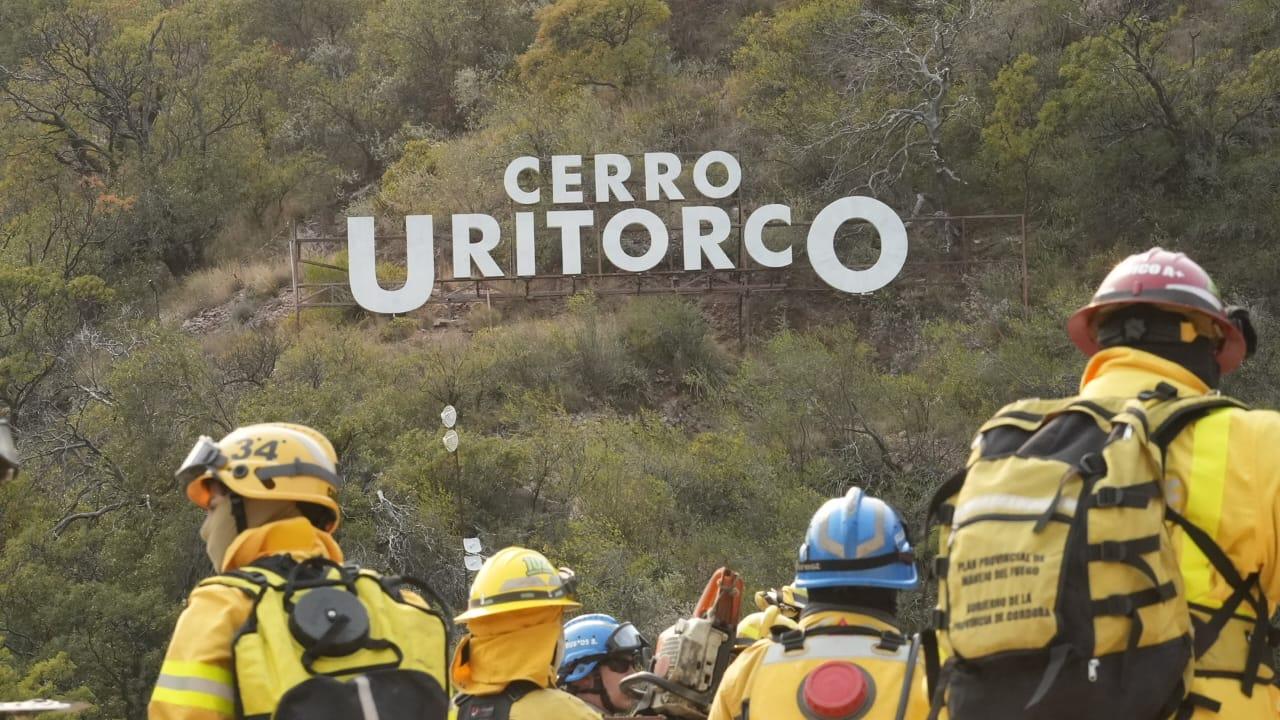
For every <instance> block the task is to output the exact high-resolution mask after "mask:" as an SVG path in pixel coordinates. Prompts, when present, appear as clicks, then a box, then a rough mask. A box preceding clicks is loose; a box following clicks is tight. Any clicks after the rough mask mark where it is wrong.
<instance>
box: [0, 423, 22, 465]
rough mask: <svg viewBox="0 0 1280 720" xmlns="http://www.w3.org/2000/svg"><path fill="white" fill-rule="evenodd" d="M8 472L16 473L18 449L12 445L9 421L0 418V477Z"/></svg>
mask: <svg viewBox="0 0 1280 720" xmlns="http://www.w3.org/2000/svg"><path fill="white" fill-rule="evenodd" d="M9 470H12V471H13V472H14V474H15V475H16V474H17V472H18V448H17V446H16V445H14V444H13V432H12V431H11V430H10V429H9V421H8V420H5V419H3V418H0V476H2V475H3V474H4V473H5V472H8V471H9ZM0 479H3V477H0Z"/></svg>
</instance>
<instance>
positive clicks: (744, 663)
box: [707, 640, 768, 720]
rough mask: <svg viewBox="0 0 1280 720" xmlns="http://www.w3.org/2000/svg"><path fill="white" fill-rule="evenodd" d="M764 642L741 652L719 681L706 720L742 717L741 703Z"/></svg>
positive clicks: (732, 719)
mask: <svg viewBox="0 0 1280 720" xmlns="http://www.w3.org/2000/svg"><path fill="white" fill-rule="evenodd" d="M767 645H768V643H767V642H765V641H763V640H762V641H758V642H757V644H756V645H754V646H752V647H749V648H747V649H746V650H743V651H742V654H741V655H739V656H738V657H737V658H736V659H735V660H734V661H733V662H732V663H730V664H729V667H728V668H727V669H725V671H724V677H723V678H721V679H720V687H719V688H717V689H716V696H715V699H714V700H712V701H711V710H710V712H709V714H708V715H707V720H736V719H737V718H739V717H741V716H742V701H743V700H744V699H745V698H746V694H747V690H748V688H749V687H750V686H751V676H752V675H753V674H754V672H755V669H756V665H758V664H759V660H760V657H761V654H762V653H763V652H764V650H763V649H762V648H765V647H767Z"/></svg>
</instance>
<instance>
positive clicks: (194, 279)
mask: <svg viewBox="0 0 1280 720" xmlns="http://www.w3.org/2000/svg"><path fill="white" fill-rule="evenodd" d="M288 283H289V265H288V264H287V263H284V262H280V261H278V260H273V261H260V262H254V263H243V262H237V263H228V264H223V265H217V266H214V267H210V268H205V269H204V270H197V271H196V272H193V273H191V274H190V275H188V276H187V277H186V279H185V280H183V282H182V284H181V285H179V286H178V287H177V288H175V289H174V290H173V291H171V292H170V293H169V299H168V302H167V305H168V308H169V312H170V313H172V314H173V315H174V316H176V317H178V318H183V319H185V318H189V317H193V316H195V315H197V314H199V313H200V312H202V311H204V310H208V309H209V308H214V307H217V306H219V305H223V304H226V303H228V302H230V301H231V300H232V299H233V298H235V296H236V294H237V293H239V292H240V291H241V290H247V291H248V295H249V296H250V297H253V298H268V297H272V296H274V295H275V294H276V293H277V292H279V290H280V288H282V287H284V286H285V285H287V284H288Z"/></svg>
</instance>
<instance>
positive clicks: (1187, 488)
mask: <svg viewBox="0 0 1280 720" xmlns="http://www.w3.org/2000/svg"><path fill="white" fill-rule="evenodd" d="M1162 381H1163V382H1168V383H1170V384H1172V385H1174V386H1175V387H1176V388H1177V389H1178V391H1179V394H1180V395H1194V394H1203V393H1206V392H1208V391H1209V388H1208V387H1207V386H1206V385H1205V384H1204V383H1203V382H1202V381H1201V380H1200V379H1199V378H1197V377H1196V376H1195V375H1194V374H1192V373H1191V372H1190V371H1188V370H1186V369H1185V368H1183V367H1181V366H1179V365H1177V364H1175V363H1172V362H1169V361H1167V360H1164V359H1162V358H1159V357H1157V356H1155V355H1152V354H1150V353H1145V352H1142V351H1140V350H1134V349H1131V348H1109V349H1106V350H1103V351H1101V352H1099V353H1097V354H1095V355H1094V356H1093V357H1092V358H1091V359H1090V362H1089V365H1088V367H1087V368H1086V370H1085V373H1084V377H1083V379H1082V381H1081V388H1080V396H1081V397H1084V398H1099V397H1126V396H1132V395H1134V394H1135V393H1137V392H1140V391H1142V390H1143V389H1145V388H1149V387H1153V386H1154V385H1155V384H1156V383H1159V382H1162ZM1165 476H1166V480H1165V483H1166V485H1165V497H1166V500H1167V502H1168V504H1169V506H1170V507H1172V508H1173V509H1175V510H1178V511H1180V512H1181V513H1182V514H1183V515H1184V516H1185V517H1186V518H1187V519H1188V520H1190V521H1191V522H1192V523H1194V524H1195V525H1196V526H1197V527H1199V528H1201V529H1203V530H1204V531H1205V532H1206V533H1208V534H1209V536H1210V537H1212V538H1213V539H1214V541H1215V542H1216V543H1217V545H1218V546H1219V547H1221V548H1222V550H1223V551H1224V552H1225V553H1226V555H1227V557H1228V558H1230V560H1231V562H1232V564H1233V565H1234V566H1235V568H1236V569H1237V571H1238V572H1239V573H1240V575H1241V576H1243V577H1246V578H1247V577H1249V576H1251V575H1255V574H1256V576H1257V580H1258V585H1257V589H1258V591H1259V592H1260V593H1261V594H1262V597H1261V602H1262V603H1263V604H1264V605H1265V606H1266V609H1267V614H1268V615H1270V614H1271V613H1272V612H1273V611H1274V609H1275V602H1276V599H1277V598H1280V557H1277V553H1278V552H1280V413H1275V412H1271V411H1265V410H1248V411H1246V410H1220V411H1216V412H1214V413H1211V414H1209V415H1207V416H1206V417H1204V418H1202V419H1200V420H1198V421H1197V422H1195V423H1194V424H1193V425H1192V426H1191V427H1189V428H1187V429H1186V430H1184V431H1183V432H1182V433H1181V434H1180V435H1179V436H1178V438H1177V439H1176V440H1174V442H1173V443H1172V444H1171V445H1170V446H1169V451H1168V454H1167V457H1166V474H1165ZM1174 534H1175V535H1174V541H1175V547H1176V548H1178V549H1179V551H1180V555H1179V564H1180V566H1181V569H1182V576H1183V581H1184V588H1185V590H1184V591H1185V593H1186V597H1187V601H1188V603H1189V604H1190V605H1191V610H1192V615H1193V617H1194V618H1196V621H1197V624H1200V625H1202V624H1203V623H1204V621H1205V620H1206V619H1207V618H1208V617H1209V616H1210V615H1211V614H1212V611H1213V610H1215V609H1218V608H1220V607H1222V606H1223V603H1224V602H1225V601H1226V600H1227V599H1228V597H1229V596H1230V595H1231V587H1230V585H1229V584H1228V583H1227V582H1226V581H1225V580H1224V579H1223V577H1222V575H1221V574H1220V573H1219V572H1217V570H1215V569H1214V567H1213V565H1212V563H1211V562H1210V561H1209V559H1208V558H1207V557H1206V556H1205V554H1204V553H1203V552H1201V551H1200V549H1199V548H1198V547H1197V546H1196V545H1195V543H1194V542H1192V540H1191V539H1190V538H1189V537H1186V535H1185V533H1183V531H1182V530H1181V529H1175V530H1174ZM1236 614H1237V616H1238V617H1236V618H1234V619H1232V620H1231V621H1230V622H1228V623H1227V625H1226V627H1224V628H1223V629H1222V632H1221V633H1220V634H1219V636H1218V639H1217V642H1215V643H1214V644H1213V646H1212V647H1210V648H1209V650H1208V652H1207V653H1206V654H1204V655H1203V656H1201V657H1200V658H1199V659H1198V660H1197V662H1196V671H1195V672H1196V677H1195V681H1194V684H1193V685H1192V692H1194V693H1196V694H1198V695H1203V696H1205V697H1208V698H1211V699H1213V700H1215V701H1217V702H1219V703H1221V708H1220V709H1219V710H1218V711H1217V713H1216V714H1215V713H1212V712H1210V711H1208V710H1206V709H1199V710H1197V711H1196V714H1195V715H1194V716H1193V717H1194V718H1196V719H1197V720H1202V719H1203V720H1209V719H1211V718H1216V719H1217V720H1253V719H1254V718H1258V719H1261V718H1267V719H1268V720H1274V718H1276V717H1277V715H1280V690H1277V688H1276V687H1275V685H1274V684H1273V681H1274V673H1273V672H1272V670H1271V668H1270V667H1268V665H1267V664H1263V665H1262V666H1261V667H1260V668H1259V669H1258V673H1257V678H1256V679H1257V682H1256V683H1255V685H1254V687H1253V688H1252V689H1251V691H1250V692H1249V693H1248V694H1246V693H1245V690H1244V687H1245V686H1244V684H1242V682H1241V677H1240V676H1241V673H1242V672H1243V671H1244V669H1245V666H1246V661H1247V659H1248V656H1249V652H1250V645H1249V638H1250V637H1252V636H1255V635H1256V633H1255V632H1254V629H1255V627H1256V625H1257V621H1256V620H1255V615H1256V613H1255V612H1254V611H1253V610H1251V609H1250V608H1249V607H1248V604H1247V603H1246V604H1245V605H1244V606H1243V607H1241V608H1240V610H1238V611H1237V613H1236ZM1255 648H1256V646H1255ZM1264 652H1265V654H1266V655H1267V656H1268V659H1269V655H1270V651H1269V650H1268V649H1264Z"/></svg>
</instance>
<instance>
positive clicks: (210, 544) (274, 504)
mask: <svg viewBox="0 0 1280 720" xmlns="http://www.w3.org/2000/svg"><path fill="white" fill-rule="evenodd" d="M242 502H243V503H244V515H245V520H246V521H247V524H248V528H246V529H250V528H259V527H262V526H263V525H266V524H268V523H273V522H276V521H278V520H288V519H290V518H296V517H300V516H301V515H302V513H301V512H300V511H299V510H298V504H297V503H295V502H294V501H292V500H253V499H250V498H244V499H243V500H242ZM238 535H240V531H239V529H238V528H237V527H236V520H235V514H234V513H233V512H232V511H231V498H230V497H226V496H224V497H222V498H221V499H219V500H218V501H217V502H216V503H215V507H214V509H213V510H212V511H211V512H209V514H208V515H207V516H205V519H204V524H203V525H201V526H200V539H201V540H204V547H205V552H206V553H208V555H209V562H211V563H213V569H214V570H217V571H221V570H222V569H223V566H224V563H225V560H226V556H227V549H228V548H230V547H231V544H232V543H233V542H235V540H236V537H237V536H238Z"/></svg>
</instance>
